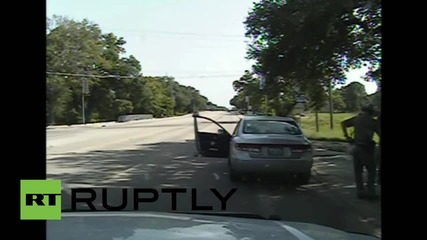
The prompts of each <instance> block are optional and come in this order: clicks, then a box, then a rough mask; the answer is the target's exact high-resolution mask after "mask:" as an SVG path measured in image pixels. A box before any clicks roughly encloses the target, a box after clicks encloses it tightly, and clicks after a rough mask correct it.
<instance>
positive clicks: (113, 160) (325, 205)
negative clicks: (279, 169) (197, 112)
mask: <svg viewBox="0 0 427 240" xmlns="http://www.w3.org/2000/svg"><path fill="white" fill-rule="evenodd" d="M201 115H203V116H207V117H210V118H212V119H215V120H217V121H221V122H230V121H236V120H237V119H238V117H239V116H236V115H231V114H228V113H224V112H202V113H201ZM103 125H104V126H103ZM223 126H224V127H225V128H226V129H227V130H229V131H230V132H231V131H232V130H233V128H234V124H230V123H228V124H225V125H223ZM200 127H201V129H202V130H205V131H212V132H215V131H216V130H217V129H218V127H216V126H215V125H213V124H210V123H207V122H203V123H201V125H200ZM323 160H324V159H323ZM226 166H227V165H226V159H215V158H204V157H199V156H197V155H196V150H195V145H194V129H193V118H192V117H191V115H186V116H181V117H174V118H165V119H152V120H142V121H136V122H129V123H117V124H116V123H108V124H94V125H88V126H74V127H60V128H53V129H48V130H47V175H48V178H52V179H61V180H62V181H63V184H62V185H63V197H62V208H63V209H70V208H71V205H70V194H71V193H70V192H71V191H70V189H72V188H78V187H83V188H86V187H95V188H109V190H108V195H107V196H108V204H109V205H112V206H119V205H120V204H121V203H122V199H123V198H122V193H123V189H124V188H128V190H129V192H127V196H128V205H127V208H126V209H127V210H131V209H133V207H134V205H133V193H132V192H131V190H132V189H133V188H153V189H155V190H156V191H158V192H159V194H158V199H157V201H155V202H142V203H140V204H139V205H138V206H139V208H140V210H145V211H162V212H165V211H171V210H172V204H171V202H172V201H171V194H170V193H162V192H161V189H164V188H185V189H186V191H187V192H186V193H178V195H177V206H176V208H177V209H176V210H177V211H192V210H193V209H194V207H195V206H196V205H197V206H211V207H212V210H213V211H222V210H223V209H221V207H226V210H227V211H231V212H251V213H257V214H261V215H264V216H270V215H278V216H280V217H281V218H282V220H285V221H298V222H309V223H315V224H321V225H326V226H330V227H333V228H338V229H341V230H345V231H353V232H363V233H368V234H373V233H376V234H378V226H373V225H372V224H370V223H369V222H367V221H362V220H361V218H360V213H359V210H358V209H357V208H355V206H351V205H354V204H353V203H349V202H348V201H344V200H343V196H341V195H340V194H339V193H338V192H337V191H336V190H333V189H329V185H330V183H328V182H327V181H329V180H328V179H327V178H325V179H326V180H325V179H323V178H320V177H318V176H317V175H316V173H315V172H313V178H312V180H311V182H310V184H308V185H305V186H300V187H294V186H293V185H292V184H291V183H288V182H287V179H278V178H276V179H248V180H246V181H243V182H240V183H231V182H230V181H229V179H228V176H227V168H226ZM323 171H327V170H325V168H323ZM346 171H347V170H346ZM348 171H351V169H348ZM349 174H350V173H349ZM331 181H332V180H331ZM335 181H340V180H339V179H338V180H337V179H336V178H335ZM328 184H329V185H328ZM112 188H114V189H112ZM233 188H234V189H237V190H236V192H235V193H234V194H233V195H232V196H231V197H230V198H229V200H228V201H227V202H226V205H225V206H222V204H221V201H220V200H219V199H218V197H217V196H216V195H215V194H214V192H213V191H212V190H211V189H216V191H218V193H219V194H220V195H222V196H225V195H226V194H227V193H228V192H229V191H231V190H232V189H233ZM192 189H194V190H192ZM214 191H215V190H214ZM100 192H101V190H99V189H98V190H97V193H98V195H97V199H96V200H95V206H96V207H98V208H101V198H102V195H101V193H100ZM139 196H140V197H141V198H151V197H152V196H153V195H152V194H151V193H145V194H144V193H140V194H139ZM84 206H85V205H78V206H77V207H78V208H79V209H82V208H84Z"/></svg>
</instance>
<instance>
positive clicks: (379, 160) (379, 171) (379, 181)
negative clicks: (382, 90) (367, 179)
mask: <svg viewBox="0 0 427 240" xmlns="http://www.w3.org/2000/svg"><path fill="white" fill-rule="evenodd" d="M377 122H378V128H379V131H380V132H381V113H380V114H379V115H378V118H377ZM378 147H379V148H378V154H377V159H378V161H377V162H378V180H377V183H378V185H381V141H380V142H379V143H378Z"/></svg>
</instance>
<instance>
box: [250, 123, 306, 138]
mask: <svg viewBox="0 0 427 240" xmlns="http://www.w3.org/2000/svg"><path fill="white" fill-rule="evenodd" d="M243 133H244V134H288V135H300V134H302V132H301V129H300V128H299V127H298V126H297V125H296V123H293V122H287V121H277V120H276V121H275V120H246V121H244V122H243Z"/></svg>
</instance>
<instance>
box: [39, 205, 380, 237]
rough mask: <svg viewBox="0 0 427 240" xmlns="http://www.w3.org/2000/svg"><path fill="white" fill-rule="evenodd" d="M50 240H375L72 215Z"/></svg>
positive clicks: (247, 224) (318, 229) (238, 224)
mask: <svg viewBox="0 0 427 240" xmlns="http://www.w3.org/2000/svg"><path fill="white" fill-rule="evenodd" d="M47 239H48V240H56V239H58V240H59V239H61V240H74V239H75V240H97V239H102V240H107V239H112V240H139V239H150V240H157V239H159V240H166V239H168V240H172V239H174V240H194V239H207V240H209V239H212V240H213V239H219V240H258V239H261V240H275V239H281V240H282V239H285V240H330V239H334V240H338V239H339V240H373V239H378V238H376V237H371V236H366V235H358V234H351V233H347V232H343V231H340V230H337V229H333V228H329V227H325V226H320V225H315V224H307V223H296V222H282V221H273V220H260V219H246V218H235V217H223V216H209V215H199V214H176V213H155V212H143V213H142V212H117V213H115V212H82V213H77V212H72V213H63V214H62V219H61V220H57V221H48V223H47Z"/></svg>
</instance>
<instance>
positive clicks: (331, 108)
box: [328, 81, 334, 130]
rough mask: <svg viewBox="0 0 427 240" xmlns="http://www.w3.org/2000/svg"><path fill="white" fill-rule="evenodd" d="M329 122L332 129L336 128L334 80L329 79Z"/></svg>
mask: <svg viewBox="0 0 427 240" xmlns="http://www.w3.org/2000/svg"><path fill="white" fill-rule="evenodd" d="M328 95H329V122H330V126H331V130H332V129H334V106H333V101H332V81H329V94H328Z"/></svg>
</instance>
